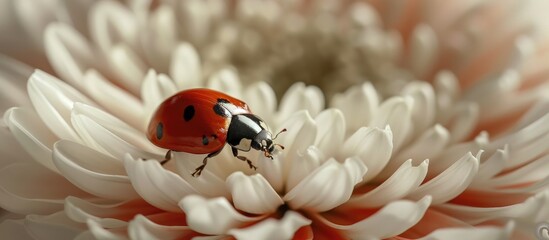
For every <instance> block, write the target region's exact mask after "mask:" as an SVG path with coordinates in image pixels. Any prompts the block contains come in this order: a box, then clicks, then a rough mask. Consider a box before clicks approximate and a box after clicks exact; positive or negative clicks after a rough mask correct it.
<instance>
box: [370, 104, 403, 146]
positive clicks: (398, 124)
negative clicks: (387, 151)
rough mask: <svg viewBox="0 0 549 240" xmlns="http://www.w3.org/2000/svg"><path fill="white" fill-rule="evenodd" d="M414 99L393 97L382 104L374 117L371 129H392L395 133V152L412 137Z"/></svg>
mask: <svg viewBox="0 0 549 240" xmlns="http://www.w3.org/2000/svg"><path fill="white" fill-rule="evenodd" d="M412 104H413V98H410V97H407V98H402V97H393V98H390V99H388V100H386V101H385V102H383V103H382V104H381V106H380V107H379V109H378V111H377V113H376V114H375V115H374V117H373V119H372V122H371V123H370V124H369V126H370V127H378V128H385V127H386V126H387V125H389V126H390V127H391V131H392V133H393V146H394V147H393V151H397V150H398V149H400V147H401V146H402V144H403V143H404V142H405V141H406V140H407V139H408V138H409V137H410V136H411V135H410V134H411V130H412V129H411V126H412V125H411V124H412Z"/></svg>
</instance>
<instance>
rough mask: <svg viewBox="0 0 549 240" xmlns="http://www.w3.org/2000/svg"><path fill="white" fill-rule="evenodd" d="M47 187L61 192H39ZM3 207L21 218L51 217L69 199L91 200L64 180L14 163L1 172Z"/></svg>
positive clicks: (32, 166)
mask: <svg viewBox="0 0 549 240" xmlns="http://www.w3.org/2000/svg"><path fill="white" fill-rule="evenodd" d="M36 183H48V184H52V185H54V186H57V187H58V188H55V189H50V188H36V187H35V186H36ZM0 195H1V197H0V206H1V207H2V208H4V209H7V210H9V211H10V212H15V213H19V214H33V213H34V214H51V213H54V212H57V211H59V210H62V209H63V199H64V198H65V197H67V196H71V195H72V196H79V197H84V198H85V197H89V196H90V195H89V194H87V193H85V192H83V191H81V190H80V189H78V188H76V187H75V186H74V185H72V184H71V183H69V182H68V181H67V180H66V179H65V178H63V177H62V176H60V175H58V174H56V173H53V172H51V171H50V170H48V169H45V168H44V167H42V166H40V165H36V164H30V163H15V164H12V165H9V166H7V167H4V168H3V169H1V170H0Z"/></svg>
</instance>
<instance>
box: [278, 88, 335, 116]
mask: <svg viewBox="0 0 549 240" xmlns="http://www.w3.org/2000/svg"><path fill="white" fill-rule="evenodd" d="M323 107H324V97H323V95H322V92H321V91H320V89H319V88H318V87H315V86H305V84H303V83H295V84H294V85H292V87H290V88H289V89H288V90H287V91H286V93H285V94H284V96H283V97H282V100H281V101H280V110H279V112H278V114H279V117H278V118H279V119H281V120H283V119H286V118H288V116H289V115H291V114H292V113H294V112H297V111H298V110H301V109H306V110H308V111H309V113H310V114H311V116H316V115H317V114H318V113H319V112H320V110H322V108H323Z"/></svg>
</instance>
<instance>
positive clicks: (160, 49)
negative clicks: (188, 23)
mask: <svg viewBox="0 0 549 240" xmlns="http://www.w3.org/2000/svg"><path fill="white" fill-rule="evenodd" d="M139 5H141V4H139ZM141 8H143V7H141ZM144 8H145V9H141V10H140V11H142V12H144V14H143V15H145V13H146V15H145V16H143V18H146V19H143V20H146V24H145V26H144V27H145V28H144V31H140V35H141V36H140V38H141V41H142V45H143V46H142V48H143V52H144V55H145V57H146V59H147V62H148V63H149V64H150V65H151V66H152V68H154V69H157V70H158V71H160V72H165V73H167V72H170V69H169V66H170V61H173V60H174V59H173V58H172V57H171V56H172V54H173V52H174V49H176V47H177V44H179V41H180V39H179V33H180V32H181V31H180V26H181V25H179V23H178V22H177V19H176V16H175V11H176V9H175V8H174V7H173V6H170V4H159V6H158V7H157V8H156V9H155V11H150V10H149V7H148V6H145V7H144ZM172 77H174V76H173V75H172Z"/></svg>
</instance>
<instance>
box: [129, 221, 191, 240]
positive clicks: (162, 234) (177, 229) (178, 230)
mask: <svg viewBox="0 0 549 240" xmlns="http://www.w3.org/2000/svg"><path fill="white" fill-rule="evenodd" d="M192 234H193V231H191V230H190V229H189V227H187V226H162V225H159V224H156V223H154V222H152V221H151V220H149V219H147V218H146V217H144V216H143V215H137V216H136V217H135V218H134V219H133V220H132V221H131V222H130V225H129V226H128V235H129V236H130V238H131V239H143V240H151V239H185V238H189V237H190V236H192Z"/></svg>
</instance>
